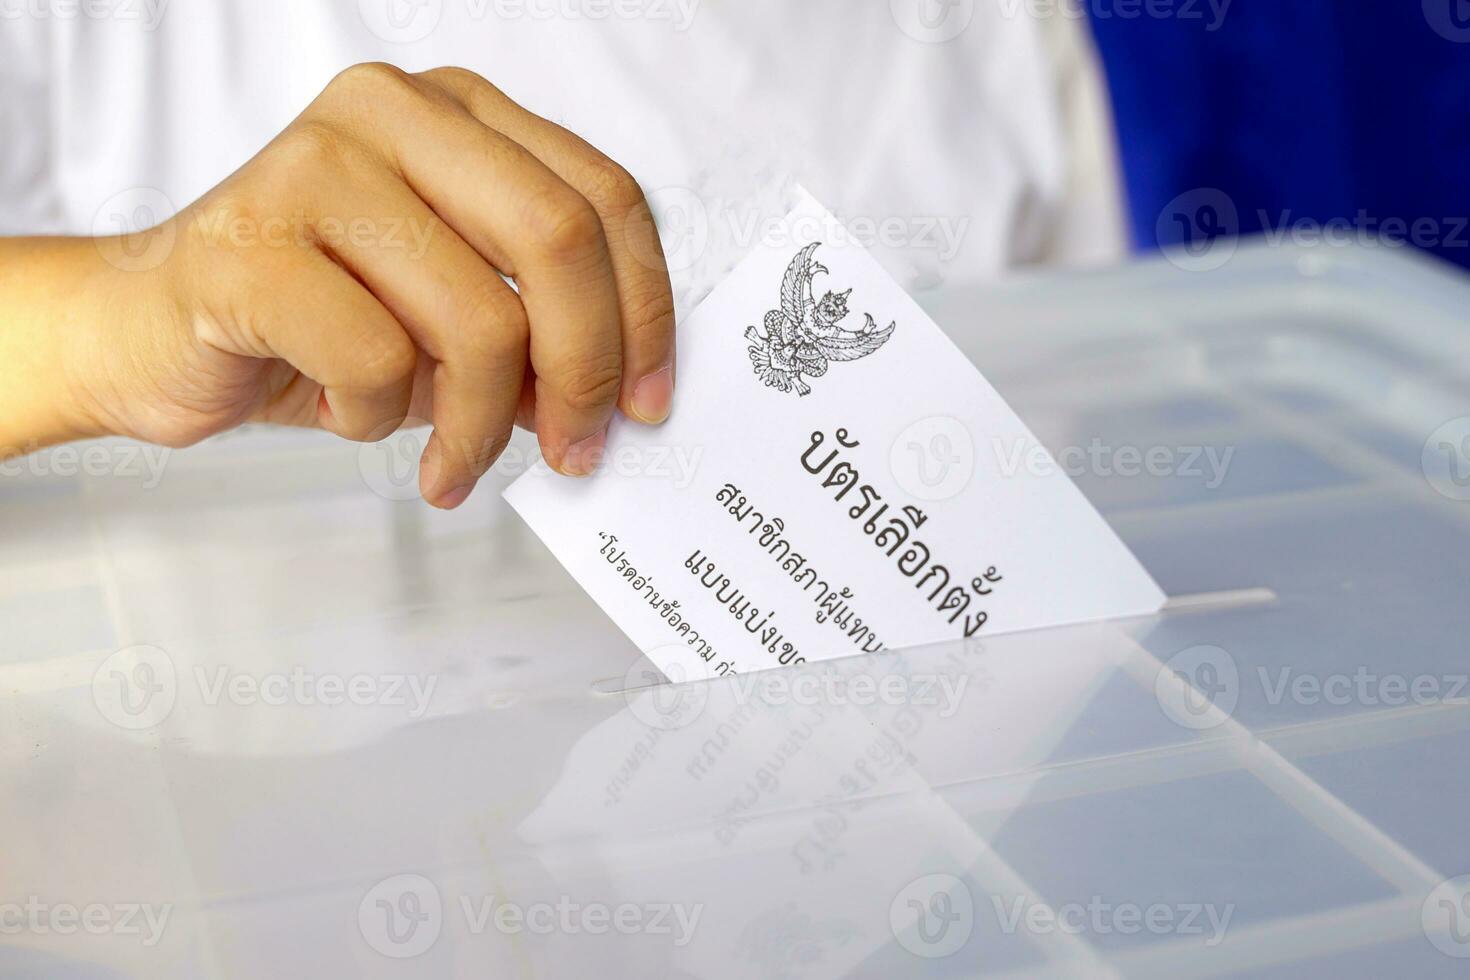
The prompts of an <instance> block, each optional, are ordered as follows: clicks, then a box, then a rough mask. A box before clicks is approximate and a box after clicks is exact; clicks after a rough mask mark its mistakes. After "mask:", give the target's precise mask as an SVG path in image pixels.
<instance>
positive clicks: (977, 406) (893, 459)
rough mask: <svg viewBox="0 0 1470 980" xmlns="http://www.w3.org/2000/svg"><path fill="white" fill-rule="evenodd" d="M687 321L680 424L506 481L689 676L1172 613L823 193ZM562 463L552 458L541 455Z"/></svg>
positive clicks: (537, 524)
mask: <svg viewBox="0 0 1470 980" xmlns="http://www.w3.org/2000/svg"><path fill="white" fill-rule="evenodd" d="M760 237H761V241H760V244H759V245H757V246H756V247H755V249H754V250H753V251H752V252H751V254H750V255H749V257H748V258H746V259H745V260H744V261H743V262H742V263H741V264H740V265H739V266H738V267H737V268H736V269H735V271H734V272H733V273H731V274H730V276H729V278H727V279H726V280H725V281H724V282H723V283H721V284H720V285H719V286H718V287H716V288H715V290H714V291H713V292H712V293H711V294H710V296H709V297H708V298H707V299H705V300H704V302H703V303H701V304H700V305H699V307H698V308H697V309H695V310H694V311H693V312H692V313H691V314H690V315H689V316H688V317H686V318H685V320H684V322H683V323H681V324H680V326H679V332H678V342H679V367H678V390H677V393H676V395H675V401H674V411H673V414H672V416H671V417H670V419H669V421H668V422H666V423H665V424H664V425H662V426H659V427H647V426H641V425H637V424H633V423H629V422H627V421H626V420H623V419H621V418H618V419H616V420H615V421H614V423H613V428H612V431H611V432H610V434H609V438H608V444H607V452H606V454H605V456H604V458H603V460H602V465H601V467H600V469H599V470H598V472H597V473H596V474H594V475H593V476H592V477H590V478H588V479H586V480H580V481H578V480H569V479H563V478H560V477H552V476H548V475H544V474H542V473H537V472H532V473H529V474H527V475H525V476H523V477H521V478H520V479H519V480H517V481H516V482H515V483H514V484H513V485H512V486H511V487H510V488H509V489H508V490H507V491H506V493H505V497H506V499H507V500H508V501H509V502H510V504H511V505H512V506H513V507H514V508H515V509H516V510H517V511H518V512H519V513H520V514H521V516H522V517H523V518H524V519H525V520H526V522H527V523H528V524H529V525H530V526H531V529H532V530H533V531H535V533H536V534H537V535H538V536H540V538H541V539H542V540H543V541H544V542H545V543H546V545H547V547H549V548H550V549H551V551H552V552H553V553H554V554H555V555H556V557H557V558H558V559H559V560H560V561H561V563H562V564H563V565H565V566H566V568H567V569H568V570H569V571H570V572H571V573H572V575H573V577H575V578H576V580H577V582H578V583H579V584H580V585H581V586H582V587H583V588H584V589H586V590H587V592H588V594H589V595H591V596H592V598H593V599H594V600H595V601H596V602H597V604H598V605H600V606H601V607H602V609H603V610H604V611H605V612H606V613H607V614H608V615H609V616H611V617H612V619H613V621H614V622H616V623H617V624H618V626H619V627H621V628H622V630H623V632H625V633H626V634H627V635H628V636H629V637H630V638H631V639H632V640H633V642H634V643H635V644H637V646H638V647H639V648H640V649H641V650H642V651H643V652H644V653H645V654H646V655H647V656H648V658H649V659H650V660H652V661H653V663H654V664H655V665H656V666H657V667H658V668H659V669H660V670H662V671H663V672H664V673H665V674H667V675H668V677H669V678H670V679H671V680H674V681H682V680H694V679H700V678H707V677H716V676H722V675H728V674H732V673H748V672H751V671H758V670H764V669H768V668H773V667H780V666H784V665H791V664H797V663H802V662H806V661H814V660H822V659H827V658H832V657H841V656H848V655H853V654H862V653H872V652H877V651H879V650H883V649H892V648H898V647H906V646H916V645H919V644H925V643H934V642H939V641H944V640H955V639H963V638H965V637H981V636H985V635H989V634H994V633H1001V632H1008V631H1013V630H1025V629H1035V628H1038V627H1045V626H1056V625H1061V624H1066V623H1076V622H1083V621H1087V620H1094V619H1105V618H1111V617H1120V616H1133V615H1144V614H1148V613H1152V612H1156V611H1157V610H1158V609H1159V607H1160V606H1161V605H1162V604H1163V602H1164V595H1163V593H1162V592H1161V591H1160V590H1159V587H1158V586H1157V585H1156V584H1155V583H1154V581H1153V580H1152V579H1151V578H1150V577H1149V575H1148V573H1147V572H1146V571H1144V569H1143V567H1142V566H1141V565H1140V564H1139V563H1138V560H1137V559H1136V558H1135V557H1134V556H1133V554H1132V553H1131V552H1130V551H1129V550H1128V549H1127V547H1126V546H1124V544H1123V543H1122V541H1120V540H1119V539H1118V537H1117V535H1116V534H1114V533H1113V531H1112V529H1111V528H1110V527H1108V525H1107V523H1106V522H1104V521H1103V519H1102V517H1101V516H1100V515H1099V514H1098V513H1097V511H1096V510H1094V509H1093V507H1092V506H1091V504H1089V503H1088V501H1087V500H1086V498H1084V497H1083V496H1082V494H1081V492H1080V491H1078V489H1077V488H1076V487H1075V486H1074V485H1073V484H1072V482H1071V480H1070V479H1069V478H1068V477H1067V475H1066V473H1065V472H1064V471H1063V470H1062V469H1061V467H1059V466H1057V465H1055V464H1054V463H1053V462H1052V460H1051V458H1050V456H1049V455H1047V454H1046V450H1045V449H1044V448H1043V447H1042V446H1041V445H1040V443H1039V442H1037V440H1036V438H1035V437H1034V436H1033V435H1032V434H1031V433H1030V432H1029V431H1028V430H1027V428H1026V426H1025V425H1024V424H1023V423H1022V422H1021V420H1020V419H1019V418H1018V417H1017V416H1016V414H1015V413H1014V412H1012V411H1011V409H1010V408H1009V407H1008V406H1007V405H1006V403H1005V402H1004V401H1003V400H1002V399H1001V397H1000V395H999V394H997V393H996V391H995V389H994V388H992V387H991V386H990V384H989V383H988V382H986V380H985V378H983V377H982V376H981V375H980V373H979V372H978V371H977V370H976V369H975V367H974V366H973V365H972V364H971V363H970V362H969V361H968V360H967V359H966V358H965V356H964V354H962V353H961V352H960V350H959V349H958V348H957V347H956V346H955V345H954V344H953V343H952V342H951V341H950V340H949V338H947V337H946V336H945V335H944V333H943V331H941V330H940V329H939V327H938V326H937V325H936V324H935V323H934V322H933V321H932V320H930V319H929V317H928V316H927V315H925V313H924V312H923V310H921V309H920V308H919V306H918V304H916V303H915V302H914V301H913V300H912V299H911V298H910V297H909V296H908V295H906V294H905V293H904V292H903V290H902V289H901V288H900V287H899V286H898V284H897V283H895V282H894V281H893V280H892V279H891V278H890V277H889V276H888V275H887V274H886V273H885V272H884V271H883V269H882V268H881V267H880V266H879V265H878V263H877V262H876V261H875V260H874V259H873V258H872V257H871V256H870V255H869V254H868V253H867V252H866V251H865V250H864V249H863V248H862V247H861V245H860V244H858V243H857V241H856V240H855V238H854V236H853V235H851V234H849V233H848V232H847V231H846V230H845V229H844V228H843V226H842V225H841V224H840V223H839V222H838V221H837V219H836V218H834V217H833V216H832V215H831V214H830V213H829V212H828V211H827V210H826V209H825V208H824V207H822V205H821V204H819V203H818V202H817V201H816V200H814V199H813V198H811V197H810V195H807V194H805V193H804V192H803V193H801V194H800V195H799V203H798V204H797V206H796V208H795V209H794V210H793V211H792V212H791V213H790V214H789V215H787V217H786V218H785V219H784V221H778V222H775V223H773V224H770V225H767V226H765V227H764V228H763V229H762V234H761V236H760ZM543 469H544V468H543Z"/></svg>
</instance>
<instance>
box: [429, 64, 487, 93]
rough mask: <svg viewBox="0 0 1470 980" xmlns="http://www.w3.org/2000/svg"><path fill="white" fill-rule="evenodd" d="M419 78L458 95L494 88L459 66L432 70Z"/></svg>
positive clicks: (478, 76)
mask: <svg viewBox="0 0 1470 980" xmlns="http://www.w3.org/2000/svg"><path fill="white" fill-rule="evenodd" d="M418 77H419V78H421V79H423V80H424V81H426V82H430V83H432V84H434V85H438V86H440V87H441V88H446V89H449V90H450V91H452V92H457V93H466V92H473V91H475V90H477V89H489V88H493V87H494V86H492V85H491V84H490V83H489V82H488V81H486V80H485V79H484V78H483V77H481V76H480V75H477V74H476V73H474V72H472V71H470V70H469V69H468V68H460V67H459V66H458V65H442V66H440V67H438V68H430V69H429V70H428V71H423V72H419V74H418Z"/></svg>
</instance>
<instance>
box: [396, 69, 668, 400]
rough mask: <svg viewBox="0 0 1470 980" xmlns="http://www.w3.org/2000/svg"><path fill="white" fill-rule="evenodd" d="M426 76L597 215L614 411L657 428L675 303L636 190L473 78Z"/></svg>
mask: <svg viewBox="0 0 1470 980" xmlns="http://www.w3.org/2000/svg"><path fill="white" fill-rule="evenodd" d="M425 76H426V77H428V78H430V79H432V80H433V81H435V82H437V83H439V84H442V85H444V86H445V87H446V88H448V89H449V90H450V91H452V92H454V93H455V94H456V95H457V96H458V97H459V98H460V99H461V100H462V101H463V102H464V104H465V107H466V108H467V109H469V111H470V112H471V113H473V114H474V115H475V117H476V118H478V119H480V120H481V121H482V122H484V123H485V124H486V125H487V126H491V127H492V128H494V129H496V130H497V131H499V132H501V133H503V134H505V135H506V136H508V137H509V138H511V139H513V140H515V141H516V142H517V143H519V144H520V145H521V146H524V147H525V148H526V149H527V150H530V151H531V153H533V154H534V155H535V156H536V157H537V158H538V159H539V160H541V161H542V162H543V163H545V164H546V166H547V167H549V168H550V169H551V170H552V171H553V172H554V173H556V174H557V175H558V176H559V177H561V178H562V179H563V180H565V181H566V182H567V183H568V184H570V185H571V186H572V187H574V188H576V189H577V191H579V192H580V193H581V194H582V196H583V197H585V198H586V199H587V200H588V201H589V202H590V203H591V204H592V206H593V208H595V209H596V211H597V214H598V217H599V218H600V219H601V221H602V226H603V231H604V234H605V236H606V239H607V246H608V254H609V257H610V258H611V260H612V265H613V274H614V276H615V277H616V279H617V290H618V307H619V310H620V313H621V317H622V338H623V381H622V387H621V391H620V394H619V398H618V406H619V408H621V409H622V411H623V414H624V415H627V416H629V417H630V418H634V419H637V420H638V421H640V422H645V423H648V424H651V425H653V424H657V423H659V422H662V421H663V420H664V419H665V418H667V417H668V414H669V409H670V407H671V403H672V400H673V393H674V375H675V366H674V296H673V290H672V288H671V287H670V284H669V272H668V267H667V264H666V263H665V261H664V252H663V246H662V244H661V242H660V241H659V236H658V228H657V226H656V225H655V223H654V220H653V212H652V211H650V210H649V207H648V200H647V198H646V197H645V196H644V194H643V190H642V188H640V187H639V186H638V182H637V181H636V180H635V179H634V178H633V177H632V175H630V174H629V173H628V171H627V170H625V169H624V168H623V167H622V166H620V165H619V164H618V163H616V162H615V161H613V160H612V159H610V158H609V157H608V156H606V155H605V154H603V153H602V152H600V151H599V150H598V149H597V148H596V147H594V146H592V145H591V144H590V143H588V142H587V141H585V140H583V139H582V138H581V137H580V136H577V135H576V134H575V133H573V132H571V131H569V130H567V129H564V128H563V127H561V126H558V125H557V124H556V123H553V122H551V121H549V120H546V119H543V118H541V117H540V116H537V115H536V114H535V113H533V112H530V111H529V110H527V109H525V108H523V107H521V106H520V105H517V104H516V103H515V102H514V101H512V100H511V99H510V98H509V97H508V96H506V95H505V94H504V93H503V92H501V91H500V90H499V89H498V88H496V87H495V86H494V85H492V84H491V83H490V82H488V81H486V80H485V79H483V78H481V77H480V76H478V75H476V74H475V73H474V72H471V71H466V70H464V69H456V68H445V69H436V70H434V71H431V72H426V73H425Z"/></svg>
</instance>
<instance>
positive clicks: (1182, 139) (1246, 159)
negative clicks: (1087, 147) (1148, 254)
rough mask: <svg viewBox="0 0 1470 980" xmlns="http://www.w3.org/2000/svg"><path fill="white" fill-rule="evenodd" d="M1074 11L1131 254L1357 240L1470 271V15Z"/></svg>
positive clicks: (1268, 6) (1396, 9) (1454, 3)
mask: <svg viewBox="0 0 1470 980" xmlns="http://www.w3.org/2000/svg"><path fill="white" fill-rule="evenodd" d="M1086 5H1087V6H1088V7H1090V8H1091V10H1090V16H1089V18H1088V23H1089V27H1090V29H1091V35H1092V37H1093V38H1094V39H1095V40H1096V43H1097V47H1098V50H1099V51H1100V52H1101V55H1102V61H1103V64H1104V66H1105V68H1106V74H1107V86H1108V94H1109V98H1110V103H1111V105H1112V108H1113V117H1114V120H1115V121H1116V125H1117V146H1118V150H1119V154H1120V157H1121V160H1122V172H1123V176H1124V186H1125V188H1126V194H1127V199H1128V212H1129V230H1130V233H1131V237H1132V241H1133V244H1134V245H1135V246H1136V247H1138V248H1140V249H1150V248H1153V247H1156V246H1158V245H1160V244H1163V245H1171V244H1178V243H1189V244H1191V245H1195V246H1197V247H1198V246H1201V244H1202V243H1204V242H1207V241H1209V239H1211V238H1212V237H1214V236H1217V235H1221V234H1232V233H1237V232H1238V233H1242V234H1267V235H1271V236H1276V235H1279V234H1280V233H1281V232H1283V231H1286V232H1287V233H1288V234H1293V235H1295V237H1297V238H1303V236H1305V237H1306V238H1311V237H1312V236H1313V235H1316V234H1325V235H1332V234H1334V233H1335V234H1337V235H1339V236H1343V235H1346V236H1348V237H1352V238H1356V237H1358V236H1359V234H1360V233H1361V235H1362V236H1363V237H1366V238H1378V239H1380V240H1383V241H1397V242H1401V243H1409V244H1412V245H1414V246H1417V247H1420V248H1423V249H1426V250H1428V251H1430V252H1434V253H1436V254H1438V255H1440V256H1442V257H1443V258H1445V259H1448V260H1449V261H1451V262H1455V263H1458V264H1460V265H1470V232H1467V230H1466V220H1467V219H1466V216H1467V215H1470V186H1467V183H1466V181H1465V180H1464V161H1465V160H1466V158H1467V155H1470V154H1467V151H1470V3H1467V2H1465V0H1403V2H1396V3H1384V2H1368V3H1342V2H1339V0H1296V2H1293V3H1270V2H1261V0H1235V2H1228V0H1226V2H1220V0H1215V2H1214V3H1210V2H1207V0H1200V2H1199V3H1197V4H1190V3H1189V2H1188V0H1178V2H1173V3H1158V4H1133V5H1130V4H1127V3H1126V2H1114V3H1112V4H1108V3H1106V2H1101V3H1099V2H1097V0H1090V2H1089V3H1087V4H1086ZM1109 7H1111V8H1112V9H1111V10H1109V9H1107V8H1109ZM1187 7H1193V10H1192V11H1191V13H1192V14H1194V15H1195V16H1193V17H1186V16H1184V11H1185V10H1186V8H1187ZM1129 8H1132V9H1133V10H1134V12H1133V14H1132V15H1131V16H1127V15H1124V13H1123V11H1124V10H1125V9H1129ZM1150 9H1152V10H1153V11H1154V12H1155V15H1150V14H1149V10H1150ZM1169 10H1172V11H1174V12H1175V13H1177V14H1179V15H1178V16H1158V15H1157V13H1158V12H1161V11H1169Z"/></svg>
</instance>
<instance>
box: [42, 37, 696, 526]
mask: <svg viewBox="0 0 1470 980" xmlns="http://www.w3.org/2000/svg"><path fill="white" fill-rule="evenodd" d="M158 233H159V234H167V235H171V236H172V238H171V239H170V241H172V243H173V244H172V247H171V251H170V252H169V254H168V256H167V258H166V259H165V260H164V261H162V262H161V263H160V264H159V265H158V266H157V267H156V268H153V269H147V270H142V271H139V270H136V269H134V270H128V269H127V266H128V263H127V262H124V261H114V262H112V263H111V264H112V266H113V267H114V268H113V270H112V273H111V274H108V275H106V276H105V277H101V278H99V276H100V273H94V274H93V276H92V277H91V278H90V279H89V280H88V286H87V288H88V289H89V290H91V291H92V295H94V296H98V297H103V298H105V305H106V308H105V310H104V311H102V312H101V313H100V315H98V316H96V317H91V318H89V320H90V321H93V322H91V324H90V326H88V327H85V328H77V332H76V333H74V334H73V335H72V336H70V337H69V338H68V342H67V344H66V349H67V351H68V354H67V357H68V360H69V362H70V367H69V368H68V373H69V374H70V375H71V377H72V378H73V379H74V382H73V383H74V385H75V391H76V402H77V405H78V406H79V410H80V411H81V412H82V414H83V415H84V417H85V418H86V419H87V425H86V426H85V428H88V429H90V430H92V432H94V433H112V434H120V435H127V436H131V437H134V438H139V439H143V440H146V441H149V442H156V443H161V444H163V445H168V446H184V445H190V444H192V443H194V442H197V441H198V440H200V439H202V438H205V437H207V436H210V435H213V434H215V433H217V432H220V431H223V430H225V429H228V428H231V427H233V426H235V425H237V424H239V423H241V422H244V421H250V420H253V421H267V422H278V423H287V424H295V425H317V426H320V427H322V428H324V429H328V430H330V431H332V432H335V433H337V434H338V435H341V436H343V437H345V438H348V439H354V440H361V441H376V440H378V439H382V438H384V437H386V436H387V435H388V434H390V433H391V432H393V431H395V430H396V429H397V428H399V426H400V425H402V424H403V422H404V420H405V419H407V418H416V419H424V420H430V421H432V423H433V426H434V432H433V435H432V436H431V437H430V439H429V441H428V444H427V445H426V447H425V450H424V455H423V460H422V466H421V471H420V491H421V492H422V494H423V496H424V497H425V499H427V500H428V501H429V502H431V503H433V504H435V505H436V506H440V507H455V506H458V505H459V504H460V503H462V502H463V501H464V499H465V498H466V497H468V496H469V493H470V491H471V490H472V489H473V488H474V485H475V483H476V481H477V480H478V479H479V478H480V477H481V476H482V475H483V474H484V473H485V472H486V471H487V470H488V469H489V467H490V466H491V464H492V463H493V462H494V461H495V459H496V458H497V457H498V456H499V455H500V453H501V452H502V450H503V449H504V448H505V446H506V444H507V442H508V441H509V439H510V436H511V431H512V426H513V424H515V423H517V422H519V424H521V425H522V426H524V427H527V428H534V430H535V431H536V433H537V436H538V438H539V440H540V443H541V448H542V452H543V454H544V455H545V457H546V460H547V462H548V463H549V464H550V465H551V466H552V467H553V468H555V469H557V470H559V471H560V472H562V473H565V474H568V475H585V474H586V473H589V472H591V470H592V469H593V468H594V467H595V464H596V461H597V459H598V457H599V456H600V453H601V448H602V445H603V442H604V440H605V437H606V433H607V426H608V422H609V420H610V418H611V416H612V413H613V411H614V409H615V408H618V409H621V410H622V411H623V412H624V414H626V415H628V416H629V417H631V418H634V419H637V420H640V421H643V422H646V423H650V424H656V423H658V422H661V421H662V420H663V419H664V417H665V416H666V415H667V414H668V411H669V405H670V401H671V398H672V394H673V378H674V329H673V320H674V315H673V314H674V308H673V299H672V295H671V291H670V287H669V280H668V274H667V271H666V269H665V267H664V264H663V253H662V248H661V246H660V243H659V239H658V233H657V231H656V229H655V228H654V224H653V219H652V215H651V214H650V212H649V209H648V205H647V203H646V202H645V200H644V197H643V194H642V192H641V191H640V190H639V188H638V185H637V184H636V183H635V182H634V180H633V179H632V178H631V177H630V176H629V175H628V174H627V173H626V171H624V170H623V169H622V168H621V167H619V166H618V165H617V164H616V163H614V162H613V161H611V160H609V159H608V158H607V157H605V156H603V155H602V154H601V153H599V152H598V151H597V150H595V149H593V148H592V147H591V146H589V145H588V144H587V143H585V142H583V141H582V140H581V139H579V138H578V137H576V136H575V135H573V134H572V133H570V132H568V131H566V130H565V129H562V128H561V127H559V126H556V125H554V124H552V123H550V122H548V121H546V120H544V119H541V118H539V117H537V116H535V115H533V114H531V113H530V112H528V111H526V110H524V109H522V108H521V107H519V106H518V105H516V104H515V103H514V102H512V101H511V100H510V99H509V98H507V97H506V96H505V95H504V94H502V93H501V92H500V91H499V90H498V89H496V88H495V87H494V86H492V85H491V84H490V83H489V82H487V81H485V80H484V79H482V78H480V77H479V76H478V75H475V74H474V73H472V72H469V71H465V70H463V69H454V68H444V69H436V70H434V71H429V72H424V73H422V74H418V75H409V74H406V73H404V72H402V71H399V70H398V69H396V68H392V67H389V66H385V65H360V66H357V67H354V68H351V69H348V70H347V71H345V72H343V73H342V74H341V75H339V76H338V77H337V78H336V79H335V80H334V81H333V82H332V83H331V84H330V85H329V86H328V87H327V89H326V91H325V92H324V93H323V94H322V95H321V96H320V97H319V98H318V99H317V100H316V101H315V102H313V103H312V105H311V106H310V107H308V108H307V109H306V111H305V112H304V113H302V115H301V116H300V117H299V118H298V119H297V120H296V121H295V122H293V123H292V124H291V126H290V127H289V128H287V129H286V130H285V131H284V132H283V133H282V134H281V135H280V136H279V137H277V138H276V139H275V140H274V141H272V142H271V143H270V144H269V145H268V146H267V147H266V148H265V149H263V150H262V151H261V152H260V153H259V154H258V155H257V156H256V157H255V158H254V159H252V160H251V161H250V162H248V163H247V164H245V165H244V166H243V167H242V168H241V169H240V170H239V171H237V172H236V173H235V174H234V175H232V176H231V177H229V178H228V179H227V180H225V181H224V182H223V183H221V184H220V185H219V186H218V187H216V188H215V189H214V190H212V191H210V192H209V193H208V194H206V195H205V196H204V197H203V198H201V199H200V200H199V201H198V202H196V203H195V204H193V205H192V206H190V207H188V208H186V209H185V210H184V211H182V212H181V213H180V214H178V215H177V216H175V217H174V218H173V219H171V221H170V222H168V223H166V224H165V226H160V230H159V232H158ZM96 245H97V248H98V250H100V252H101V254H102V255H103V256H104V257H108V256H109V255H110V254H111V252H112V251H115V250H116V249H119V248H121V247H122V246H121V242H120V241H112V240H106V239H101V240H97V242H96ZM502 274H503V276H504V277H505V278H502ZM506 279H509V280H511V281H513V282H514V283H515V288H514V289H513V288H512V287H511V286H510V285H508V284H507V282H506Z"/></svg>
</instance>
